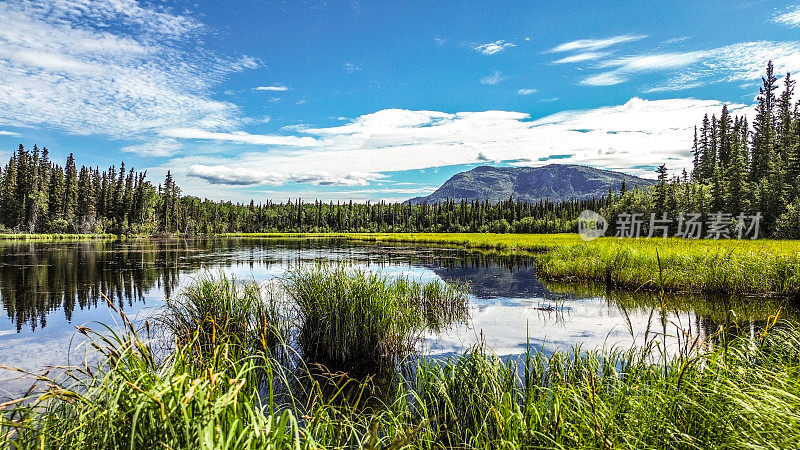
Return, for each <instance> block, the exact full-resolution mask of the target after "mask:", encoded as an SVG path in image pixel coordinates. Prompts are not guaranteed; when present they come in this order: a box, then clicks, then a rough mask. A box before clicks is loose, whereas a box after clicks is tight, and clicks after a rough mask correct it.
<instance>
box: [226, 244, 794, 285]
mask: <svg viewBox="0 0 800 450" xmlns="http://www.w3.org/2000/svg"><path fill="white" fill-rule="evenodd" d="M238 236H250V237H323V238H345V239H352V240H360V241H370V242H408V243H418V244H432V245H445V246H456V247H461V248H468V249H479V250H489V251H498V252H515V253H529V254H532V255H533V256H534V257H535V258H536V260H537V262H538V270H539V274H540V275H542V276H543V277H545V278H548V279H551V280H564V281H570V280H572V281H578V280H594V281H601V282H604V283H607V284H609V285H610V286H613V287H619V288H631V289H655V287H656V284H657V283H659V282H661V283H662V284H663V287H664V289H666V290H669V291H686V292H702V293H720V294H745V295H770V294H779V295H800V241H777V240H755V241H751V240H741V241H739V240H706V239H704V240H686V239H675V238H671V239H617V238H601V239H596V240H594V241H591V242H583V241H582V240H581V239H580V238H579V237H578V236H577V235H574V234H460V233H421V234H416V233H388V234H318V235H297V234H295V235H291V234H274V235H270V234H247V235H238ZM659 259H660V260H661V271H659Z"/></svg>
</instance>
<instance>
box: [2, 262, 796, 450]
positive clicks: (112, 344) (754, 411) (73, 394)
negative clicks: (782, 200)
mask: <svg viewBox="0 0 800 450" xmlns="http://www.w3.org/2000/svg"><path fill="white" fill-rule="evenodd" d="M341 270H342V269H341V268H315V269H312V270H310V271H301V272H295V273H294V274H293V275H292V276H291V277H290V278H289V279H288V280H287V289H288V290H289V291H291V290H292V289H294V290H295V292H294V293H293V294H291V295H290V297H289V298H291V299H297V298H299V297H301V296H302V297H303V298H305V299H306V300H307V301H309V302H312V301H321V302H329V303H330V304H328V305H323V306H320V307H316V306H313V305H307V306H306V307H309V308H315V310H317V309H318V310H319V311H327V312H328V313H329V314H330V313H335V314H339V313H342V312H343V313H345V314H350V315H351V316H350V317H348V318H346V319H343V320H341V321H340V322H338V323H339V325H338V326H340V327H344V328H336V327H335V326H333V325H325V324H320V326H321V327H324V331H322V332H319V333H311V334H309V336H308V337H307V338H312V337H313V338H315V339H320V340H324V339H328V338H331V339H334V340H335V339H341V338H342V337H347V340H346V341H344V342H343V344H345V345H347V346H351V347H350V348H353V349H360V348H362V346H361V345H360V344H359V343H363V342H378V343H379V342H380V341H379V340H378V341H374V340H372V338H373V337H374V336H372V333H375V331H374V330H373V331H367V332H362V331H359V330H360V329H362V328H364V326H365V325H368V324H366V323H363V322H360V320H362V319H364V318H366V317H367V316H360V315H359V314H362V313H359V312H358V311H356V308H352V310H348V309H346V308H347V307H348V305H347V304H346V303H348V302H350V301H356V302H367V303H363V304H361V305H360V306H366V307H367V308H368V309H367V311H365V312H364V313H363V314H367V315H370V316H369V317H370V318H371V317H373V316H371V315H374V314H380V315H381V316H388V315H389V314H390V313H391V312H392V310H394V315H395V317H397V319H390V318H387V317H383V318H381V317H377V319H378V320H379V321H383V322H381V323H383V324H384V327H385V329H387V330H392V329H393V327H394V326H396V325H395V322H394V320H397V321H403V320H405V321H408V322H410V323H411V325H412V326H415V324H416V326H419V325H420V324H422V323H427V324H435V323H437V322H438V321H439V320H442V319H440V316H437V315H434V316H436V317H433V319H431V316H429V315H424V314H417V315H415V314H411V313H409V312H407V311H405V309H406V308H409V305H416V306H420V305H424V304H425V298H426V296H429V295H433V292H434V291H432V290H431V289H432V288H428V291H427V293H426V289H425V287H424V286H425V285H424V284H420V283H415V282H410V281H408V280H402V279H399V280H397V279H396V280H391V279H386V278H382V277H380V276H377V275H375V274H368V273H364V272H343V271H341ZM306 284H308V285H306ZM254 286H255V285H253V284H248V283H236V282H235V280H231V279H226V278H224V277H223V278H213V279H210V278H201V279H199V280H197V281H196V283H195V284H194V285H193V286H192V287H189V288H188V290H187V291H185V293H184V295H183V296H182V297H181V300H180V302H179V303H176V304H173V305H172V307H171V309H170V310H168V312H166V313H165V314H166V315H168V316H169V315H175V316H176V318H175V319H174V320H175V321H174V322H171V323H173V324H178V325H177V326H176V327H174V328H172V329H174V330H177V331H178V332H179V333H178V335H177V336H176V339H175V344H174V346H173V347H171V348H170V349H169V351H168V353H167V354H166V355H159V351H160V350H159V348H160V347H159V344H158V343H157V342H155V341H153V340H152V339H151V338H150V332H149V330H148V333H147V337H142V336H141V335H140V334H139V332H137V329H136V328H135V327H134V326H133V324H132V323H131V322H130V321H129V320H128V319H127V317H125V315H124V313H123V312H120V311H118V314H120V316H121V317H122V324H123V327H122V329H121V330H119V329H113V328H105V329H103V330H102V332H94V331H92V330H90V329H87V328H79V330H80V331H81V332H82V333H84V334H86V335H87V336H89V337H90V338H91V339H92V341H91V342H92V343H93V345H94V348H96V349H97V350H98V352H99V359H98V360H97V361H96V362H95V363H94V364H91V365H90V364H85V365H84V366H82V367H75V368H72V369H69V370H67V371H66V372H63V373H62V375H61V376H60V377H50V376H47V375H40V376H38V377H37V378H36V383H38V384H39V385H41V386H43V389H44V390H43V391H40V392H37V393H34V394H31V395H30V396H28V397H26V398H22V399H15V400H11V401H9V402H5V403H0V414H2V416H0V417H2V419H1V420H2V421H1V422H0V446H2V447H3V448H20V449H26V448H152V447H161V448H223V449H224V448H359V447H360V448H393V449H399V448H430V449H433V448H520V447H525V448H602V449H607V448H698V449H699V448H798V446H800V377H798V374H800V328H798V326H797V325H796V322H791V321H789V322H781V321H779V320H778V319H779V317H778V315H777V314H775V315H772V316H771V317H769V318H768V320H767V322H766V324H765V325H764V326H762V327H761V328H759V329H757V330H755V331H754V332H753V333H752V334H751V333H742V334H741V337H734V338H727V337H725V336H724V333H725V332H726V331H725V329H722V330H721V331H720V332H719V333H718V335H716V336H711V337H709V338H710V339H715V340H716V341H718V342H725V345H706V344H705V343H704V342H702V341H700V340H699V337H697V336H694V335H691V334H686V342H687V345H684V346H683V347H682V348H681V351H680V352H679V353H678V354H677V355H675V357H674V358H672V359H669V360H668V361H666V362H665V360H664V359H662V358H659V355H658V354H655V355H654V353H653V351H652V350H653V349H656V350H657V349H658V345H657V341H658V337H657V336H655V337H654V338H653V339H652V341H651V342H650V343H649V344H648V345H646V346H645V347H644V348H633V349H631V350H629V351H624V352H622V351H615V352H609V351H598V352H584V351H581V350H580V349H579V348H578V349H575V350H574V351H573V352H571V353H562V352H556V353H554V354H553V355H552V356H550V357H547V356H546V355H545V354H544V353H541V352H533V351H529V352H528V353H527V354H525V355H523V356H522V357H520V358H518V359H513V358H512V359H502V358H499V357H497V356H494V355H493V354H492V353H491V352H490V351H489V350H488V349H486V348H485V347H482V346H480V345H478V346H476V347H474V348H472V349H471V350H469V351H467V352H465V353H464V354H463V355H461V356H458V357H452V358H449V359H447V360H438V359H426V358H421V359H417V360H415V361H414V362H413V364H414V370H412V371H408V372H403V375H402V376H399V377H398V378H397V381H396V383H397V385H396V389H394V390H393V391H392V393H391V396H390V397H389V398H388V399H386V398H384V396H381V398H378V399H375V400H374V401H370V400H371V399H370V398H369V397H370V396H371V395H372V394H371V392H370V391H369V389H366V388H365V386H366V383H367V382H362V381H356V380H353V379H349V378H348V377H347V376H346V375H343V374H327V375H326V374H319V373H317V374H315V375H314V377H311V378H309V379H310V380H311V381H312V386H311V388H310V389H302V390H294V391H292V392H291V394H292V397H291V398H290V401H285V399H281V398H280V397H276V396H275V395H274V392H276V390H277V388H278V387H279V386H291V385H292V383H291V382H290V380H288V377H289V376H290V375H288V374H290V373H295V374H297V373H298V371H303V370H304V366H303V365H302V364H301V365H298V366H295V367H292V368H286V367H283V366H282V365H283V364H284V361H282V360H281V359H280V358H276V357H275V356H274V355H275V353H274V352H272V351H271V350H269V349H267V348H266V347H267V346H264V345H256V346H251V347H249V351H248V352H243V351H241V348H242V343H243V342H250V340H249V339H245V340H241V336H249V335H250V334H251V333H253V332H254V331H255V330H259V329H263V327H262V326H261V325H241V326H240V325H238V324H233V323H231V321H232V320H234V319H235V320H239V319H244V321H243V323H244V322H247V319H251V318H252V317H256V316H258V314H259V313H257V312H254V311H259V309H260V308H254V307H253V305H254V304H256V305H257V304H261V303H266V304H269V302H270V301H271V300H270V297H267V298H264V297H263V296H262V295H261V294H259V293H257V292H256V291H255V287H254ZM367 294H369V295H375V296H376V297H377V298H379V299H382V300H381V303H380V304H379V305H375V304H370V303H369V300H366V299H365V297H364V296H365V295H367ZM206 297H211V299H208V298H206ZM445 297H446V296H445ZM331 299H347V301H341V302H336V301H335V300H331ZM301 301H302V300H301ZM239 302H241V303H242V304H243V305H244V306H239V305H238V303H239ZM300 308H302V307H300V306H298V309H300ZM343 308H344V309H343ZM422 311H424V307H423V309H422ZM407 314H411V315H412V316H415V317H406V315H407ZM304 317H306V316H305V315H304V314H303V313H300V314H298V315H297V316H296V318H295V320H300V319H298V318H304ZM328 318H329V319H330V318H331V317H328ZM248 323H256V324H257V323H258V322H248ZM203 324H210V325H203ZM220 324H227V325H225V326H222V325H220ZM170 326H172V325H170ZM294 326H296V327H303V326H305V324H304V322H295V323H294ZM345 328H347V329H346V330H345ZM367 329H368V330H370V328H369V327H367ZM675 331H676V332H680V333H685V332H686V330H680V329H677V330H675ZM209 333H210V334H211V336H210V337H209ZM256 334H257V333H256ZM378 334H380V335H381V336H383V337H386V336H389V334H381V333H378ZM209 339H212V341H209ZM197 342H205V343H206V344H208V346H207V347H200V349H201V350H202V356H203V357H198V346H197ZM318 344H320V345H321V346H322V347H323V348H325V346H329V347H330V348H331V349H333V345H331V344H330V343H327V342H318ZM284 345H286V344H285V343H284ZM363 348H364V349H366V347H363ZM325 377H329V378H328V379H327V380H326V379H325ZM334 377H336V379H332V378H334ZM330 381H333V382H334V383H336V384H337V385H338V386H340V388H339V389H337V390H333V391H331V390H328V389H323V388H322V387H321V385H322V384H324V383H326V382H330ZM314 383H316V384H314ZM347 386H350V387H351V389H345V388H346V387H347ZM346 391H347V392H351V393H354V395H349V396H347V398H343V396H344V394H343V393H344V392H346ZM32 392H33V391H32Z"/></svg>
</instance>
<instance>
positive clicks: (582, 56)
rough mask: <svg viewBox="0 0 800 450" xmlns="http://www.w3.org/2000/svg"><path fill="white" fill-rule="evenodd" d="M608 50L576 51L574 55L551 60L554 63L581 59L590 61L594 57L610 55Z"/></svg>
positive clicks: (579, 60)
mask: <svg viewBox="0 0 800 450" xmlns="http://www.w3.org/2000/svg"><path fill="white" fill-rule="evenodd" d="M610 54H611V53H609V52H585V53H578V54H576V55H572V56H567V57H565V58H561V59H557V60H555V61H553V62H554V63H555V64H567V63H577V62H583V61H591V60H594V59H600V58H605V57H606V56H608V55H610Z"/></svg>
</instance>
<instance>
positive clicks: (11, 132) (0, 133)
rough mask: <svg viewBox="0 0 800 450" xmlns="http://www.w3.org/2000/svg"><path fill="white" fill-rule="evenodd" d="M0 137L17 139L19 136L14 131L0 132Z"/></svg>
mask: <svg viewBox="0 0 800 450" xmlns="http://www.w3.org/2000/svg"><path fill="white" fill-rule="evenodd" d="M0 136H14V137H17V136H20V134H19V133H17V132H14V131H8V130H0Z"/></svg>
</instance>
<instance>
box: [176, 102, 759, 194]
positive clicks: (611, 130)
mask: <svg viewBox="0 0 800 450" xmlns="http://www.w3.org/2000/svg"><path fill="white" fill-rule="evenodd" d="M721 107H722V104H721V103H720V102H717V101H712V100H695V99H674V100H653V101H650V100H642V99H639V98H633V99H631V100H630V101H628V102H627V103H625V104H623V105H618V106H610V107H604V108H598V109H593V110H585V111H566V112H561V113H558V114H554V115H551V116H547V117H543V118H540V119H538V120H531V118H530V117H529V115H528V114H525V113H521V112H514V111H480V112H459V113H453V114H451V113H445V112H440V111H409V110H402V109H391V110H381V111H377V112H375V113H372V114H367V115H364V116H361V117H358V118H356V119H354V120H351V121H350V122H348V123H347V124H344V125H341V126H336V127H327V128H308V129H305V130H303V133H305V134H306V138H309V137H313V139H314V142H315V145H314V146H313V147H302V146H300V147H293V148H286V147H284V148H276V147H272V146H270V147H266V148H264V149H262V150H259V151H248V152H246V153H243V154H240V155H237V156H236V157H217V156H211V155H197V156H186V157H183V158H176V159H173V160H172V161H170V162H169V163H168V164H165V166H164V167H169V168H170V169H173V173H175V174H176V176H177V175H178V174H181V175H183V176H184V178H182V179H187V178H186V177H187V176H191V178H190V179H191V180H194V181H191V182H189V183H185V182H184V183H182V187H183V186H184V184H185V185H186V189H188V192H191V190H192V189H195V190H196V191H197V192H208V184H207V183H209V182H210V183H216V184H221V185H223V186H222V187H221V188H223V189H224V185H225V184H232V185H277V184H285V183H289V182H298V183H309V184H315V185H343V186H354V185H367V184H369V183H370V182H374V181H376V180H381V179H383V177H385V176H386V174H387V173H391V172H396V171H410V170H423V169H428V168H435V167H442V166H451V165H456V164H475V163H482V162H485V161H487V160H491V161H512V160H513V161H521V162H520V164H523V163H524V164H526V165H530V164H531V162H533V164H534V165H535V164H546V163H547V162H545V161H546V158H547V157H549V156H551V155H556V154H557V155H572V156H571V157H569V158H566V159H560V160H559V162H562V163H578V164H588V165H592V166H596V167H603V168H609V169H615V170H621V171H624V172H628V173H631V174H634V175H640V176H649V177H652V176H653V174H652V173H651V170H650V169H649V167H650V166H653V165H658V164H660V163H666V164H667V166H668V167H669V168H670V169H674V170H678V171H679V170H681V169H682V168H684V167H686V168H689V167H691V156H690V152H689V149H690V147H691V138H692V130H693V127H694V125H695V124H696V123H697V121H698V120H699V119H700V118H702V116H703V114H705V113H709V114H710V113H712V112H714V113H718V112H719V110H720V108H721ZM745 108H747V107H745V106H744V105H729V109H730V110H731V111H732V114H743V113H745V112H747V111H748V109H745ZM269 139H272V137H270V138H269ZM248 140H253V141H254V140H255V137H251V138H248ZM525 161H527V162H525ZM192 183H195V184H192ZM215 189H216V188H215ZM228 194H230V195H234V196H236V195H237V194H236V193H235V192H233V193H228ZM239 195H241V194H239ZM242 200H245V199H244V198H242Z"/></svg>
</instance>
